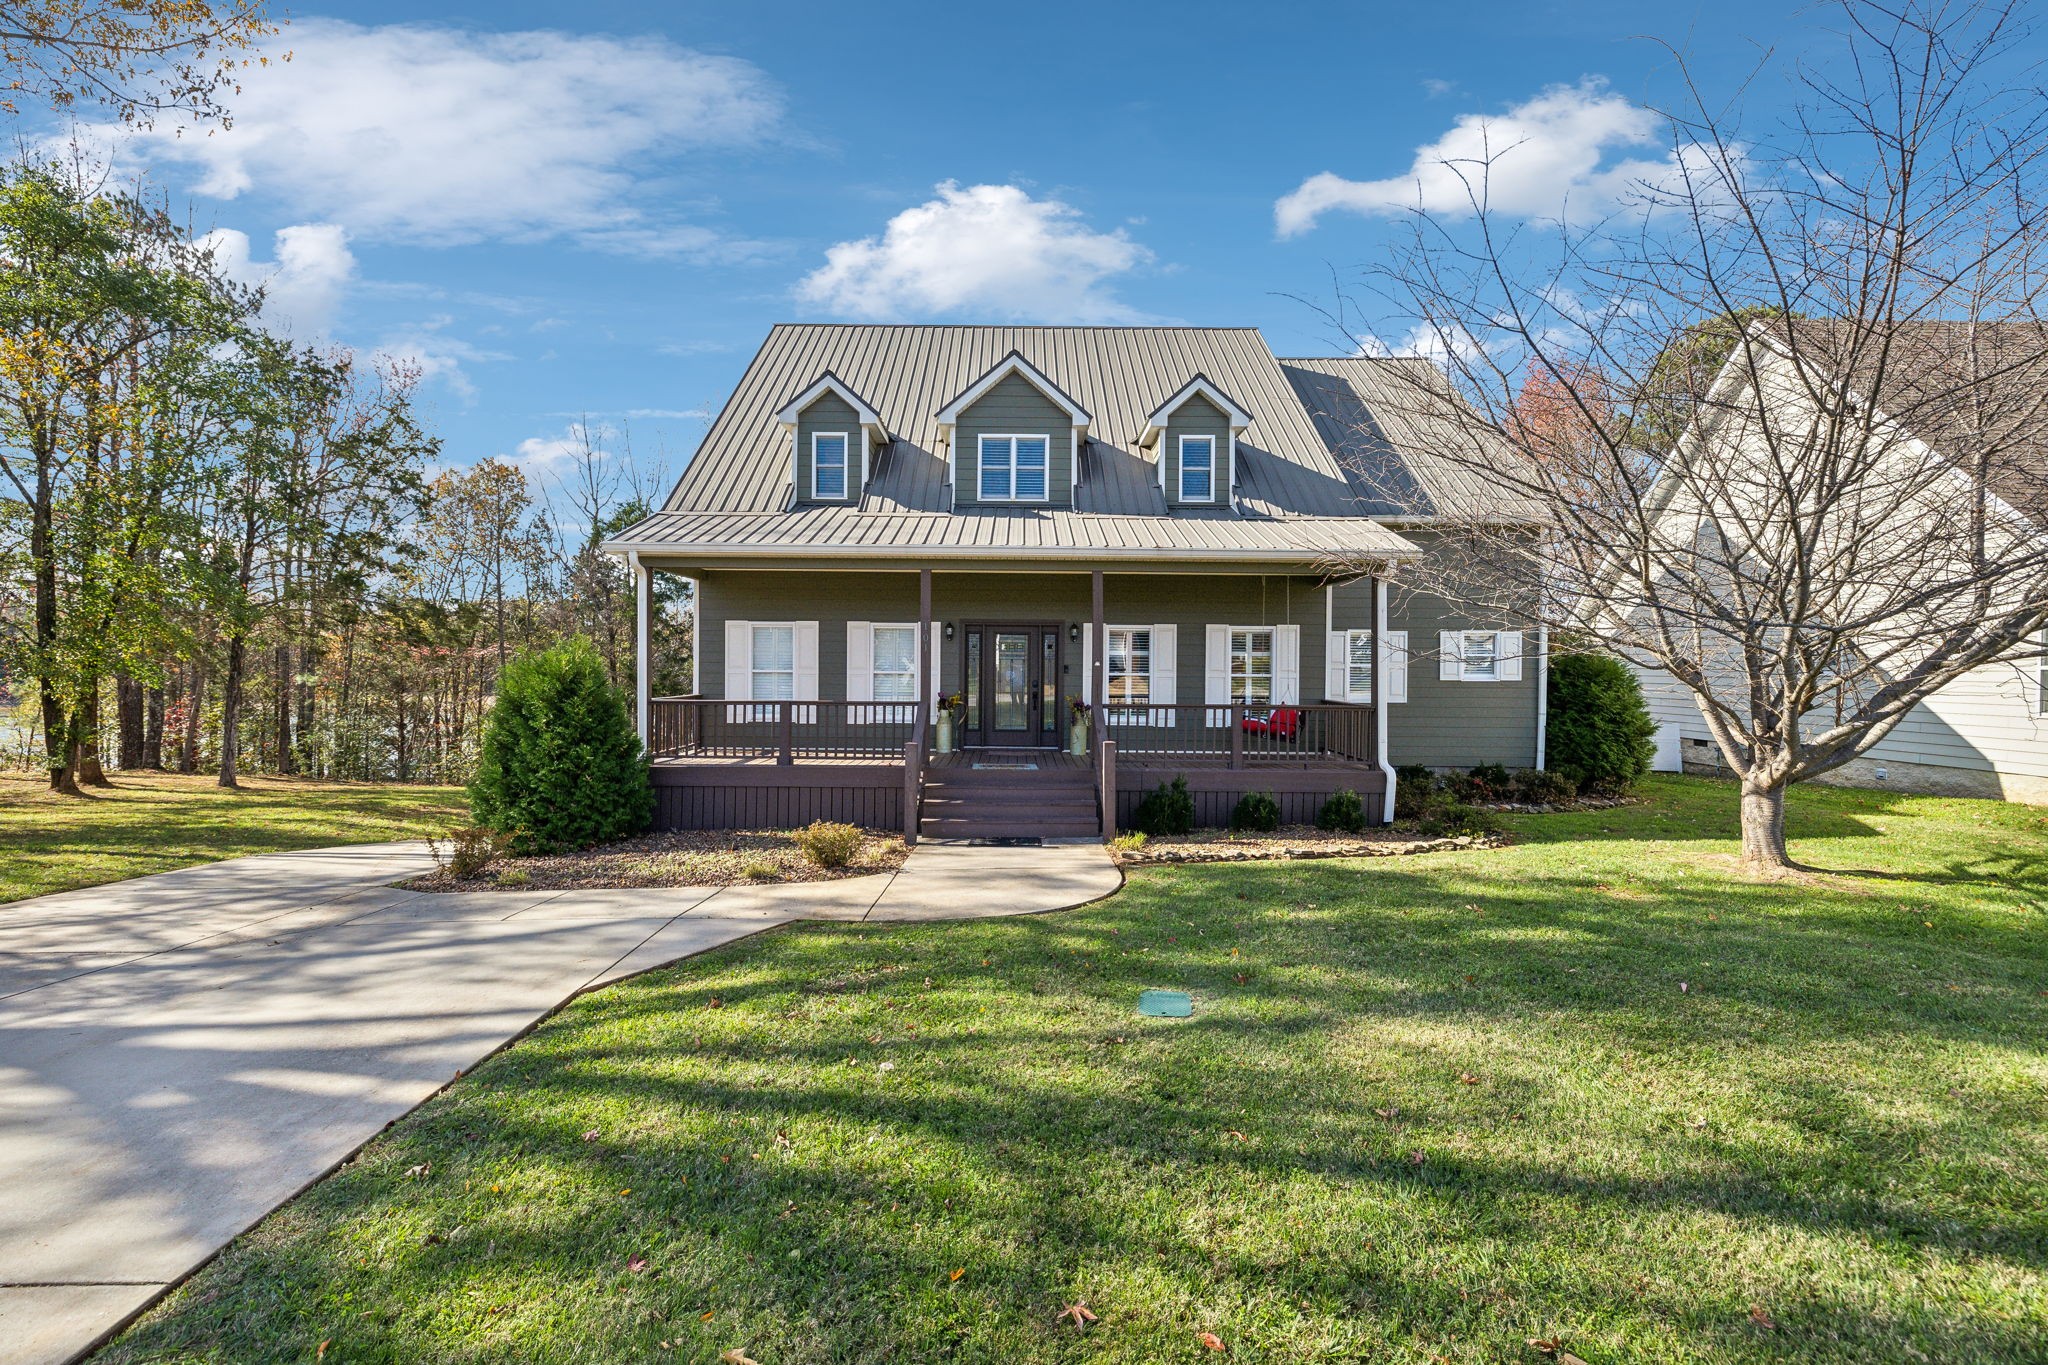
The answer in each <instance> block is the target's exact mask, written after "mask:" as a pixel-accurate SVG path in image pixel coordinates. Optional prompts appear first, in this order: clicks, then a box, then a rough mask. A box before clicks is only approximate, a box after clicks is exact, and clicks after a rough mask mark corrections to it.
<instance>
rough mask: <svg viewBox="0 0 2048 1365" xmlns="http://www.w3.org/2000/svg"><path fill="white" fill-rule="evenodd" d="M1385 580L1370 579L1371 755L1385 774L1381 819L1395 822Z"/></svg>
mask: <svg viewBox="0 0 2048 1365" xmlns="http://www.w3.org/2000/svg"><path fill="white" fill-rule="evenodd" d="M1388 657H1389V656H1388V652H1387V580H1386V579H1384V578H1381V577H1379V576H1378V575H1377V574H1375V575H1374V576H1373V580H1372V756H1373V757H1374V758H1375V759H1377V760H1378V761H1379V765H1380V771H1381V772H1383V773H1385V774H1386V776H1387V787H1386V795H1385V796H1384V797H1383V798H1382V800H1383V801H1384V802H1385V804H1386V809H1384V810H1382V811H1381V812H1380V823H1381V824H1386V825H1391V824H1393V823H1394V765H1393V764H1392V763H1390V762H1388V761H1387V686H1386V673H1387V659H1388Z"/></svg>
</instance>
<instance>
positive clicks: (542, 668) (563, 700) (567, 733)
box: [469, 636, 654, 853]
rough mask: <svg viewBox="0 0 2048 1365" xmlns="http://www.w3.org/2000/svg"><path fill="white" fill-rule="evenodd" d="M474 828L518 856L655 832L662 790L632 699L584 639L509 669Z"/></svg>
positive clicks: (476, 798)
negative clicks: (508, 841) (654, 779)
mask: <svg viewBox="0 0 2048 1365" xmlns="http://www.w3.org/2000/svg"><path fill="white" fill-rule="evenodd" d="M469 804H470V811H471V814H472V815H473V817H474V818H475V820H476V823H477V824H479V825H482V826H485V827H487V828H490V829H495V830H498V831H500V832H502V833H506V834H510V835H512V836H513V841H514V843H513V846H514V847H515V848H516V849H518V850H519V851H520V852H529V853H548V852H556V851H559V850H563V849H575V848H585V847H588V846H589V845H591V844H596V843H603V842H605V841H607V840H611V839H619V838H624V837H625V836H627V835H630V834H637V833H639V832H640V831H641V830H643V829H645V828H647V823H648V821H649V820H650V819H652V818H653V815H654V788H653V786H652V784H651V782H650V780H649V777H648V771H647V762H646V758H645V755H644V754H643V752H642V750H641V747H640V738H639V736H638V735H637V734H636V733H635V731H634V729H633V722H632V719H631V717H630V716H628V715H627V712H626V698H625V694H624V693H622V692H620V691H619V689H618V688H616V687H614V686H612V685H611V683H610V682H609V681H608V680H607V679H606V677H605V669H604V660H603V659H602V658H600V657H599V655H598V652H597V650H596V648H595V647H594V646H592V644H591V643H590V641H589V640H588V639H585V638H584V637H582V636H578V637H576V638H575V639H573V640H569V641H567V642H566V643H563V644H559V645H556V646H555V647H554V648H552V649H547V650H542V651H541V652H539V653H537V654H527V655H522V656H520V657H518V658H516V659H514V660H512V661H511V662H510V663H508V664H507V665H506V666H505V670H504V672H503V673H502V674H500V675H499V679H498V699H497V703H496V704H495V705H494V706H493V707H492V708H491V713H490V718H489V720H488V721H487V722H486V723H485V726H484V740H483V752H482V754H481V755H480V756H479V758H478V761H477V771H476V777H475V779H474V780H472V781H471V782H470V784H469Z"/></svg>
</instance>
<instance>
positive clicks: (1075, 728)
mask: <svg viewBox="0 0 2048 1365" xmlns="http://www.w3.org/2000/svg"><path fill="white" fill-rule="evenodd" d="M1067 752H1068V753H1070V754H1072V755H1073V756H1074V757H1075V758H1086V757H1087V756H1088V722H1087V721H1085V720H1077V721H1075V722H1074V723H1073V725H1072V726H1071V727H1070V728H1069V729H1068V731H1067Z"/></svg>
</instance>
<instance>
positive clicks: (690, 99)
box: [95, 19, 781, 257]
mask: <svg viewBox="0 0 2048 1365" xmlns="http://www.w3.org/2000/svg"><path fill="white" fill-rule="evenodd" d="M288 37H289V40H290V44H291V50H292V57H291V60H290V61H289V62H272V63H271V64H269V65H267V66H258V67H251V68H249V69H248V70H246V71H244V72H241V73H239V74H238V77H237V79H238V80H239V81H240V82H241V89H240V91H239V92H238V93H237V94H236V96H235V98H234V101H233V104H234V114H235V117H234V123H233V126H232V127H227V128H220V129H215V130H212V131H210V132H209V133H207V134H205V135H203V136H202V135H198V134H196V133H194V132H193V131H192V130H189V129H187V130H183V131H184V134H185V135H184V136H179V133H180V131H181V130H179V129H177V128H175V127H170V126H164V127H160V128H158V129H155V130H151V131H145V132H142V133H138V134H134V135H132V136H131V135H126V134H122V133H120V132H118V131H116V130H110V129H104V128H103V129H99V130H95V131H96V132H97V134H98V135H99V136H101V137H103V138H106V139H107V140H109V142H110V143H112V145H114V146H115V147H116V148H117V149H122V150H125V151H127V152H136V153H139V154H141V155H142V156H143V157H145V158H146V159H149V160H153V161H156V162H162V163H178V164H184V165H188V166H190V167H192V168H193V169H194V170H195V171H196V172H197V174H198V180H197V184H196V188H197V189H198V191H199V192H200V193H202V194H208V195H213V196H216V197H219V198H223V199H232V198H235V197H236V196H238V195H242V194H245V193H249V192H251V191H256V192H261V193H263V194H266V195H273V196H276V197H278V198H279V199H281V200H283V201H284V202H285V203H287V204H289V205H291V206H292V209H293V211H294V212H297V213H301V214H305V215H307V216H309V217H318V218H320V219H323V220H325V221H328V222H333V223H339V224H341V225H343V226H345V227H346V228H348V229H349V230H350V231H351V232H353V233H355V234H356V235H357V236H359V237H363V238H373V237H374V238H378V239H391V240H402V241H408V242H419V243H429V244H446V243H459V242H468V241H476V240H479V239H483V238H487V237H503V238H511V239H514V240H527V241H538V240H543V239H547V238H553V237H560V236H569V237H572V238H577V239H580V240H583V241H586V242H588V243H589V244H591V245H593V246H598V247H601V248H604V249H609V250H617V251H622V252H629V253H634V254H655V255H684V256H690V257H696V256H700V255H710V256H714V257H716V256H718V255H719V254H720V253H722V252H724V251H725V250H727V247H726V245H725V244H724V243H723V241H722V240H721V239H720V238H719V237H718V235H717V234H716V233H714V232H712V231H711V230H709V229H706V228H703V227H700V226H694V225H690V224H685V223H679V222H676V221H674V220H673V219H672V218H671V217H670V216H668V215H665V214H663V213H661V212H660V211H659V210H658V209H657V207H656V206H655V205H654V204H653V203H652V202H650V200H649V199H648V198H647V197H646V196H644V195H641V194H638V193H636V183H637V182H638V181H639V180H640V179H641V178H642V177H643V176H645V175H647V174H648V172H649V171H650V170H651V169H661V168H665V166H666V163H667V162H668V161H669V160H670V159H672V158H674V157H676V156H678V155H680V154H684V153H690V152H704V151H714V150H719V149H730V148H734V147H744V146H747V145H750V144H753V143H756V142H758V141H759V140H761V139H762V138H764V137H765V136H767V135H769V134H770V133H771V132H772V131H773V130H774V129H775V128H776V126H777V125H778V123H779V121H780V118H781V97H780V94H779V93H778V92H777V91H776V89H775V88H774V87H773V85H772V84H771V83H770V82H769V80H768V79H767V77H766V76H765V75H764V74H763V73H762V72H761V70H760V69H759V68H758V67H756V66H754V65H753V64H752V63H750V62H746V61H742V60H740V59H739V58H736V57H723V56H714V55H707V54H705V53H700V52H695V51H692V50H690V49H688V48H683V47H678V46H676V45H675V44H672V43H669V42H667V41H665V40H662V39H659V38H611V37H603V36H595V35H581V34H572V33H563V32H520V33H483V32H472V31H466V30H461V29H454V28H445V27H436V26H429V25H425V24H398V25H388V26H382V27H375V28H371V27H364V26H362V25H358V24H351V23H346V22H343V21H340V20H335V19H303V20H298V21H295V22H294V23H293V24H292V26H291V29H290V31H289V34H288ZM122 150H117V152H116V154H117V155H120V154H122Z"/></svg>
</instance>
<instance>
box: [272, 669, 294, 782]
mask: <svg viewBox="0 0 2048 1365" xmlns="http://www.w3.org/2000/svg"><path fill="white" fill-rule="evenodd" d="M276 715H277V770H278V772H280V773H283V774H285V775H287V776H289V775H290V774H291V773H293V772H295V771H297V769H296V767H295V765H294V763H293V761H292V760H293V757H294V755H293V753H292V647H291V646H290V645H288V644H284V645H279V646H278V647H277V706H276Z"/></svg>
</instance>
